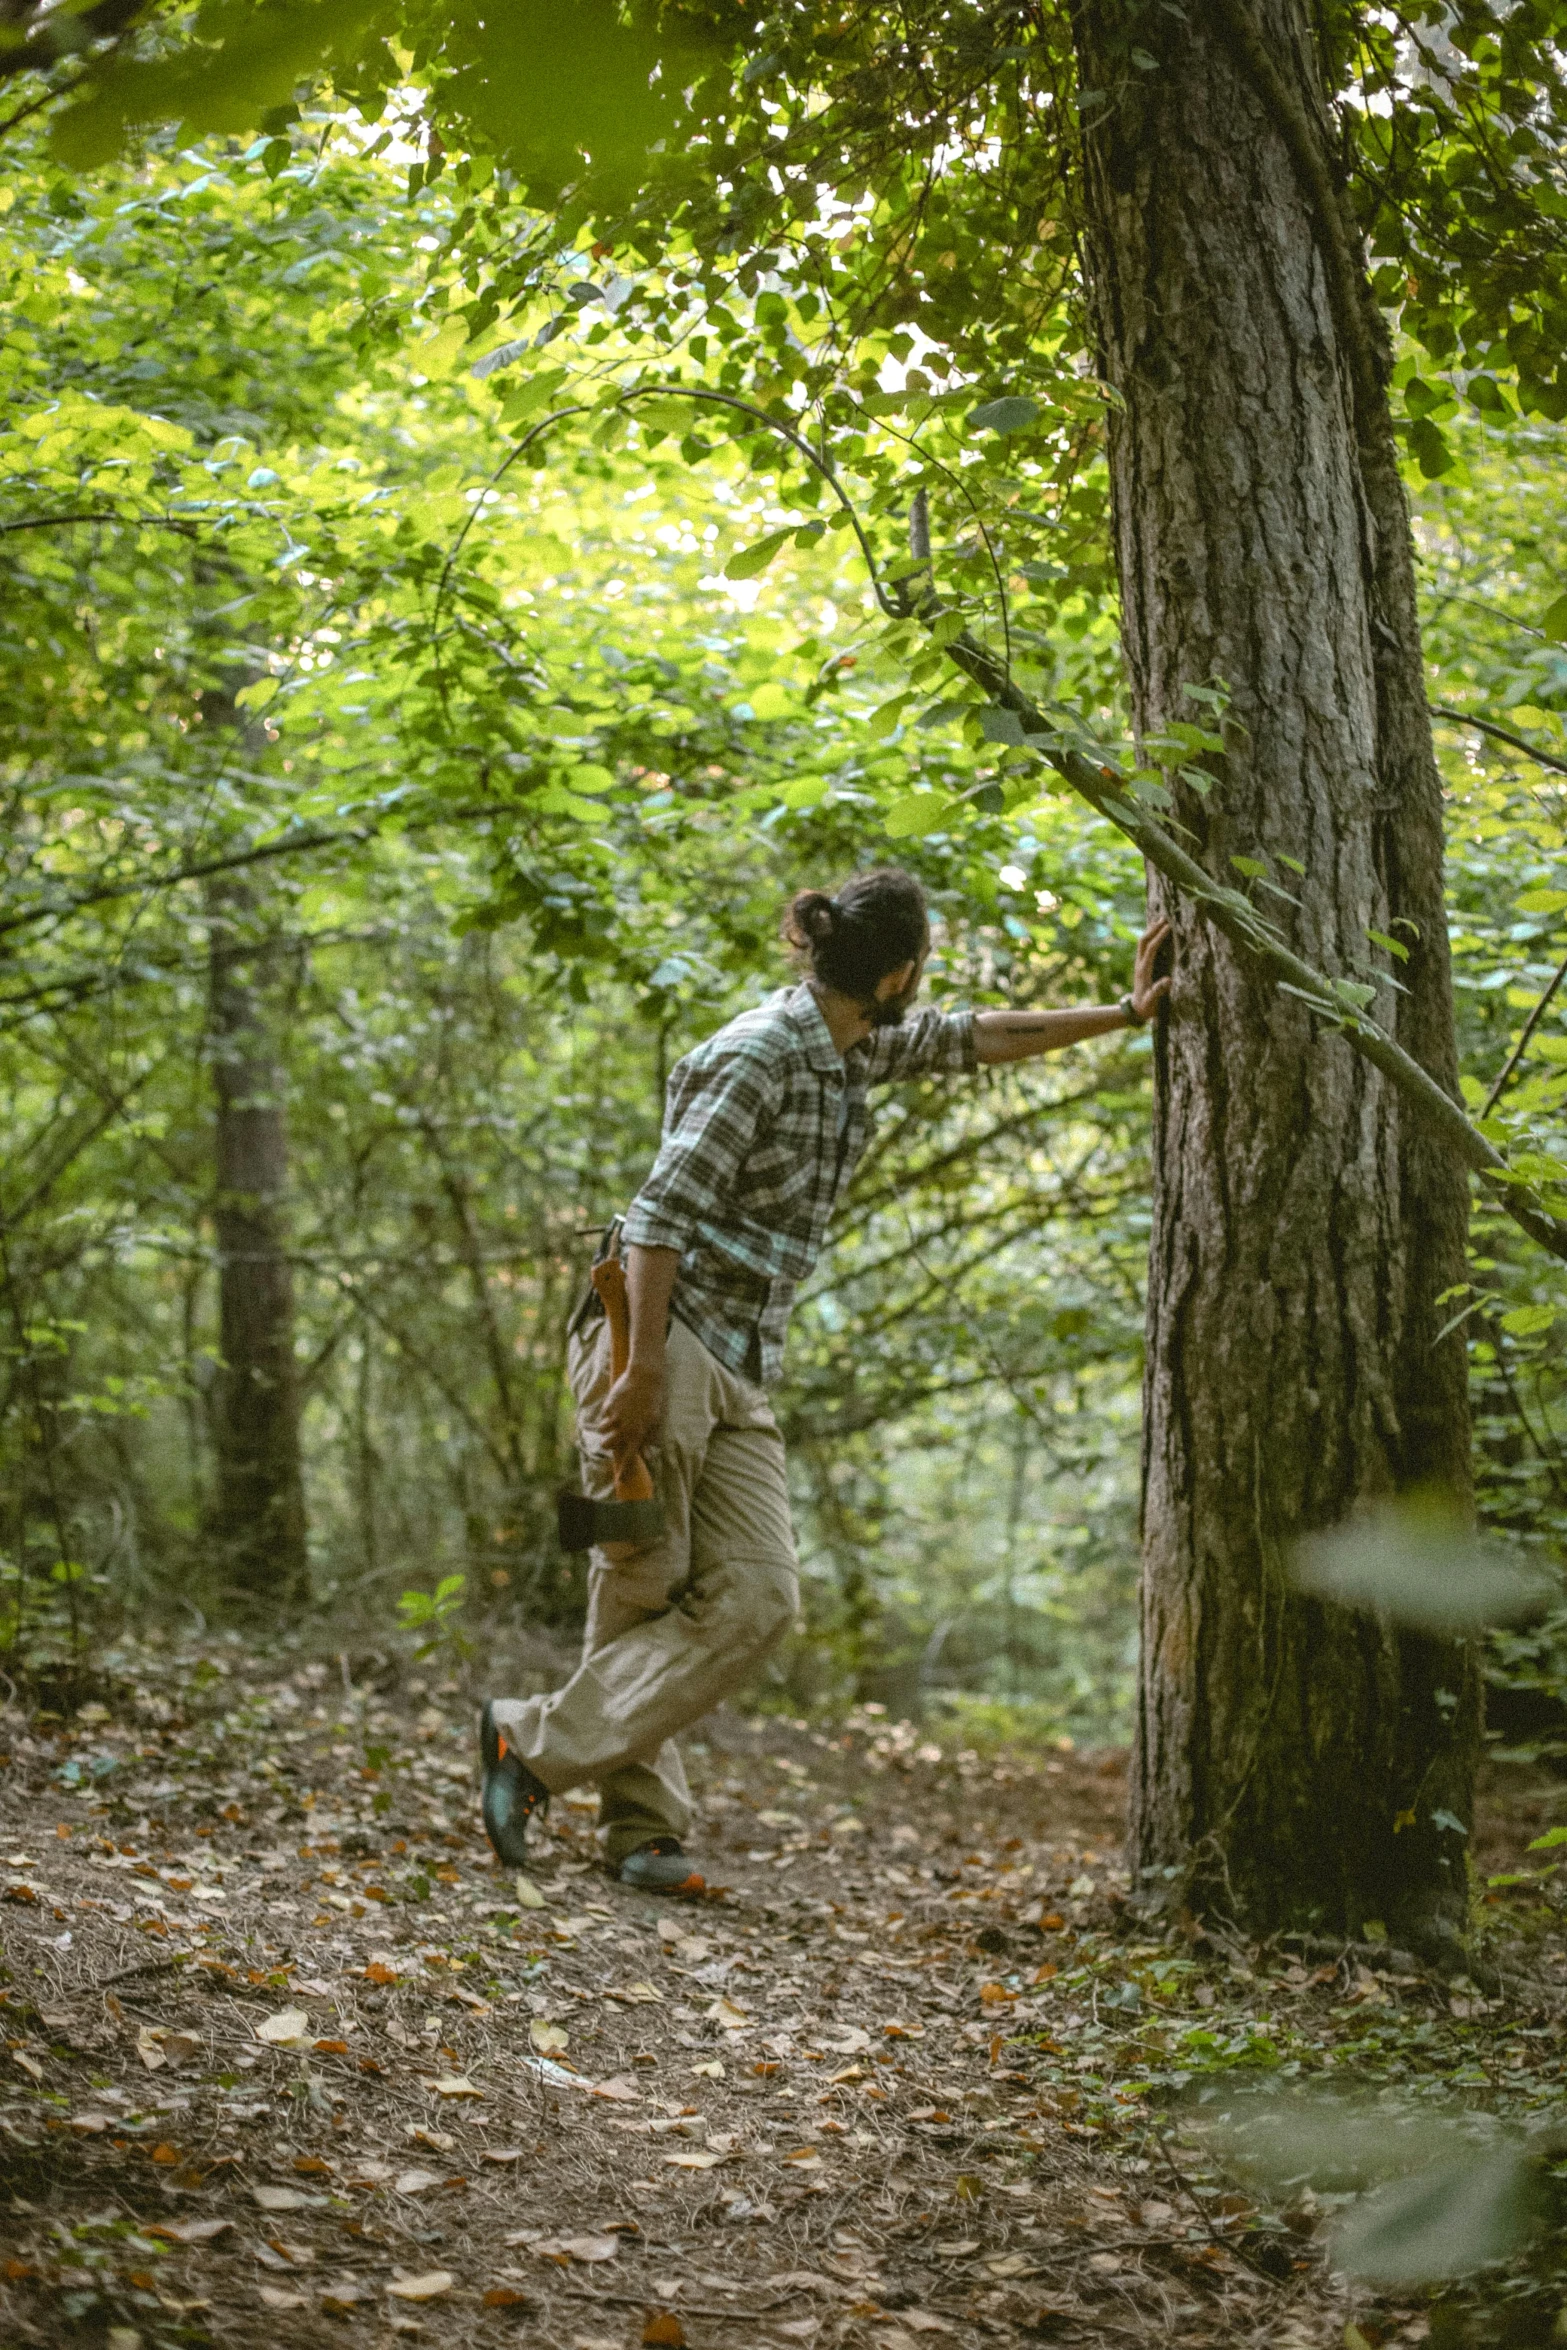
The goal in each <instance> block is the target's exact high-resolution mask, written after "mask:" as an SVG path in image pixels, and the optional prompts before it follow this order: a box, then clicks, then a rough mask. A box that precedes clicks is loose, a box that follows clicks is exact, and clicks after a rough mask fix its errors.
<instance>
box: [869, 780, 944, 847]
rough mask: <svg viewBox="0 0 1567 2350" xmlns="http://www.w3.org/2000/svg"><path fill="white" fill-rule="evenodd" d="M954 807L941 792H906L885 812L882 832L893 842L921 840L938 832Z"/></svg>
mask: <svg viewBox="0 0 1567 2350" xmlns="http://www.w3.org/2000/svg"><path fill="white" fill-rule="evenodd" d="M956 804H957V803H956V802H955V801H953V800H951V799H949V798H948V796H947V794H946V793H945V792H939V791H916V792H906V793H905V794H904V796H903V798H902V799H900V800H894V801H893V803H892V806H891V807H890V808H889V809H888V810H887V813H886V815H885V816H884V817H883V818H882V830H883V831H884V832H885V833H887V834H888V835H889V837H890V838H891V839H893V840H921V839H923V838H924V837H925V835H926V834H927V833H932V832H939V831H940V830H941V827H942V826H943V824H945V823H946V822H947V820H948V818H949V816H950V815H951V813H952V811H953V809H954V807H955V806H956Z"/></svg>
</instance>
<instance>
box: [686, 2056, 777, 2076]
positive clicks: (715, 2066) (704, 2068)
mask: <svg viewBox="0 0 1567 2350" xmlns="http://www.w3.org/2000/svg"><path fill="white" fill-rule="evenodd" d="M775 2069H776V2068H775ZM691 2071H692V2074H693V2076H694V2078H695V2079H697V2080H699V2081H721V2080H722V2079H723V2077H724V2066H723V2059H722V2058H721V2057H718V2056H714V2057H710V2058H709V2059H708V2061H707V2063H706V2064H694V2065H693V2066H692V2067H691Z"/></svg>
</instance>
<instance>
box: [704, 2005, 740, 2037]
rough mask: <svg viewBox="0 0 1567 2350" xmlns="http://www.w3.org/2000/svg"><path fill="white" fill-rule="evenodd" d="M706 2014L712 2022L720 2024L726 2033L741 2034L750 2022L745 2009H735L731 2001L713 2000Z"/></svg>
mask: <svg viewBox="0 0 1567 2350" xmlns="http://www.w3.org/2000/svg"><path fill="white" fill-rule="evenodd" d="M707 2012H708V2015H709V2017H710V2018H711V2019H712V2021H713V2022H714V2023H715V2024H721V2025H722V2026H723V2028H724V2030H725V2031H726V2032H743V2031H744V2030H745V2028H746V2026H747V2025H748V2024H749V2023H750V2021H751V2019H750V2017H749V2016H748V2015H747V2014H746V2012H745V2009H744V2008H743V2007H737V2006H736V2005H735V2003H734V2001H733V2000H732V1999H715V2000H714V2001H713V2004H712V2006H711V2007H710V2008H709V2009H708V2011H707Z"/></svg>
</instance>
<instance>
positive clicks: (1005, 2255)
mask: <svg viewBox="0 0 1567 2350" xmlns="http://www.w3.org/2000/svg"><path fill="white" fill-rule="evenodd" d="M1099 2257H1100V2258H1103V2257H1104V2255H1103V2254H1101V2255H1099ZM1110 2257H1111V2258H1112V2259H1113V2258H1114V2257H1115V2256H1114V2254H1113V2253H1112V2254H1111V2255H1110ZM1040 2265H1041V2264H1040V2263H1039V2262H1038V2261H1037V2260H1030V2259H1029V2257H1028V2254H1027V2253H1026V2252H996V2253H992V2255H991V2257H990V2258H989V2259H988V2260H987V2261H986V2263H985V2266H986V2267H987V2268H988V2269H989V2271H990V2273H991V2275H992V2276H993V2277H1037V2276H1038V2275H1039V2273H1040Z"/></svg>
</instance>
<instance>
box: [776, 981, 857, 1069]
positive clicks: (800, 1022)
mask: <svg viewBox="0 0 1567 2350" xmlns="http://www.w3.org/2000/svg"><path fill="white" fill-rule="evenodd" d="M787 1009H788V1013H789V1017H790V1019H791V1020H793V1022H794V1024H795V1026H796V1027H797V1028H798V1029H799V1031H800V1033H801V1035H802V1036H803V1037H804V1039H805V1057H806V1060H807V1061H808V1062H809V1064H810V1066H811V1067H812V1068H813V1069H816V1070H818V1071H820V1073H821V1074H822V1075H823V1076H824V1077H825V1076H839V1077H841V1076H842V1075H843V1073H844V1068H843V1055H842V1054H841V1053H840V1052H839V1050H838V1047H837V1046H836V1045H835V1044H834V1043H833V1040H832V1031H831V1029H830V1028H829V1027H828V1025H827V1022H826V1021H825V1019H824V1018H823V1017H822V1007H821V1005H820V1004H819V1003H818V1002H817V1001H816V998H815V996H814V995H813V994H812V993H811V991H810V989H809V988H808V987H807V986H806V985H805V982H804V981H803V980H802V981H801V983H800V985H799V986H798V987H793V988H791V989H790V990H789V1002H788V1006H787Z"/></svg>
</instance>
